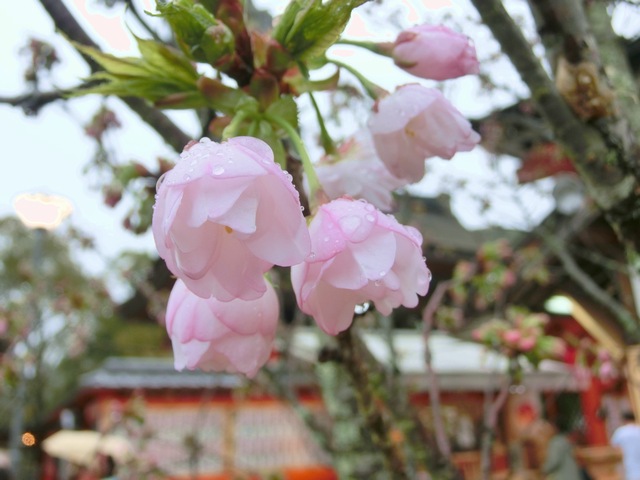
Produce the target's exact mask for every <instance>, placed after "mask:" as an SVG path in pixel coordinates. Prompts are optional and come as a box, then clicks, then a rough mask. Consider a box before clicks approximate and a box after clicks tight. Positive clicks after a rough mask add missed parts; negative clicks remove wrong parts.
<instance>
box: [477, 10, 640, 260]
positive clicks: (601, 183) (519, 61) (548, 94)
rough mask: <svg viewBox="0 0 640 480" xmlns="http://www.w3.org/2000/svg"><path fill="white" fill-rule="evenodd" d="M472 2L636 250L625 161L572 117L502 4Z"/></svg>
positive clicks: (638, 206) (635, 208)
mask: <svg viewBox="0 0 640 480" xmlns="http://www.w3.org/2000/svg"><path fill="white" fill-rule="evenodd" d="M471 1H472V2H473V4H474V6H475V7H476V9H477V10H478V12H479V13H480V16H481V17H482V20H483V22H484V23H485V24H486V25H487V26H488V27H489V28H490V29H491V31H492V33H493V35H494V37H495V38H496V39H497V40H498V42H499V43H500V45H501V48H502V51H503V52H504V53H505V54H506V55H507V56H508V57H509V59H510V60H511V63H512V64H513V65H514V67H515V68H516V70H517V71H518V73H519V74H520V77H521V78H522V80H523V81H524V82H525V83H526V85H527V86H528V87H529V90H530V92H531V98H532V100H533V101H534V102H535V103H536V105H537V107H538V108H539V110H540V113H541V114H542V115H543V116H544V117H545V118H546V120H547V121H548V122H549V125H550V126H551V128H552V130H553V132H554V135H555V137H556V138H557V139H558V141H559V142H560V143H561V144H562V145H563V146H564V147H565V148H566V149H567V153H568V154H569V155H570V156H571V158H572V160H573V163H574V165H575V167H576V169H577V170H578V172H579V173H580V175H581V177H582V179H583V180H584V182H585V184H586V186H587V188H588V191H589V194H590V195H591V197H592V198H593V199H594V200H595V202H596V204H597V205H598V206H599V207H600V209H601V210H603V211H604V212H605V214H606V215H607V219H608V221H609V222H610V223H611V225H612V227H613V228H614V230H616V232H617V234H618V235H619V236H620V238H621V239H622V240H626V241H627V242H631V243H632V244H633V245H634V246H635V247H637V249H640V238H638V235H637V227H636V225H637V224H638V222H639V221H640V198H639V197H638V196H637V195H636V194H635V193H634V189H635V187H636V186H637V181H636V179H635V178H634V177H633V176H632V175H626V174H625V172H624V171H623V170H622V169H621V168H620V166H621V165H623V164H624V163H625V160H624V159H622V158H620V156H619V154H618V153H619V152H618V151H616V149H612V148H610V145H608V144H607V143H606V142H605V139H603V137H602V135H601V134H600V132H599V131H598V130H597V129H595V128H594V127H593V126H591V125H589V124H588V123H585V122H582V121H581V120H580V119H578V118H577V117H576V115H574V113H573V112H572V110H571V109H570V108H569V106H568V105H567V103H566V102H565V101H564V98H563V97H562V95H560V93H559V92H558V90H557V88H556V87H555V84H554V83H553V81H552V80H551V78H549V76H548V75H547V73H546V72H545V70H544V68H543V67H542V65H541V64H540V62H539V60H538V59H537V58H536V56H535V54H534V53H533V51H532V49H531V46H530V45H529V43H528V42H527V40H526V38H525V37H524V35H523V33H522V31H521V30H520V27H518V25H516V23H515V22H514V21H513V19H512V18H511V17H510V16H509V14H508V13H507V11H506V10H505V8H504V6H503V5H502V2H501V1H500V0H471Z"/></svg>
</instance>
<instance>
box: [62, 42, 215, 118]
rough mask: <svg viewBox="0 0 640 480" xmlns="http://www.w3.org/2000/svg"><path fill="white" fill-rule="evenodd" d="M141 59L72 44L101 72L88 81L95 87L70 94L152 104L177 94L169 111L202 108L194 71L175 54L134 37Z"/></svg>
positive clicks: (183, 58) (175, 51) (168, 49)
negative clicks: (100, 96) (99, 67)
mask: <svg viewBox="0 0 640 480" xmlns="http://www.w3.org/2000/svg"><path fill="white" fill-rule="evenodd" d="M136 40H137V42H138V48H139V50H140V53H141V55H142V57H141V58H134V57H125V58H118V57H116V56H114V55H109V54H106V53H102V52H100V51H99V50H96V49H95V48H91V47H86V46H83V45H79V44H76V45H75V46H76V48H77V49H78V50H80V51H81V52H82V53H84V54H86V55H88V56H89V57H91V58H92V59H93V60H95V61H96V62H97V63H98V64H99V65H100V66H102V67H103V68H104V70H105V71H103V72H97V73H94V74H93V75H92V76H91V77H90V78H89V80H90V81H98V82H100V83H97V84H95V85H91V86H88V87H87V88H85V89H82V90H79V91H76V92H75V93H74V95H87V94H91V93H97V94H101V95H119V96H136V97H140V98H144V99H147V100H150V101H152V102H162V101H163V100H164V101H166V100H167V98H171V97H172V96H175V95H181V97H180V98H181V101H180V102H176V101H174V102H173V103H172V105H171V106H172V108H197V107H201V106H204V105H206V103H207V102H206V100H205V99H204V97H203V95H202V93H201V92H200V91H199V90H198V87H197V81H198V78H199V75H198V72H197V71H196V69H195V67H194V66H193V65H192V64H191V62H190V61H189V60H188V59H187V58H186V57H185V56H184V55H182V54H181V53H180V52H179V51H177V50H175V49H173V48H171V47H168V46H165V45H162V44H160V43H157V42H154V41H152V40H144V39H141V38H137V37H136Z"/></svg>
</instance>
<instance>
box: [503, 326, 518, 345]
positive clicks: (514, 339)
mask: <svg viewBox="0 0 640 480" xmlns="http://www.w3.org/2000/svg"><path fill="white" fill-rule="evenodd" d="M521 338H522V334H521V333H520V332H519V331H518V330H507V331H505V332H503V334H502V340H503V341H504V342H505V343H506V344H507V345H509V346H510V347H511V346H515V345H516V344H517V343H518V342H519V341H520V339H521Z"/></svg>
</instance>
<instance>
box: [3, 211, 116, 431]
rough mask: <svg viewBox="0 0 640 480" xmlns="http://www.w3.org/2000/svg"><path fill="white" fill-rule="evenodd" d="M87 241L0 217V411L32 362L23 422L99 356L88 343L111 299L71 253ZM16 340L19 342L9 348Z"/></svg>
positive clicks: (39, 416) (37, 416)
mask: <svg viewBox="0 0 640 480" xmlns="http://www.w3.org/2000/svg"><path fill="white" fill-rule="evenodd" d="M91 245H92V242H91V240H90V239H89V238H87V237H86V236H84V235H82V234H81V233H80V232H78V231H76V230H74V229H72V228H69V227H61V228H60V231H56V232H44V231H33V230H28V229H27V228H26V227H24V226H23V225H22V223H21V222H19V221H18V220H17V219H15V218H11V217H9V218H4V219H0V323H2V326H3V328H2V330H1V332H0V340H2V343H3V349H6V354H5V355H3V356H2V357H0V358H2V362H1V363H0V367H1V368H2V375H3V377H4V378H5V379H6V383H4V385H3V388H2V390H0V409H2V408H3V405H11V402H12V399H13V395H14V394H15V391H14V390H15V386H16V379H17V378H18V375H19V372H22V371H24V368H25V366H26V365H28V366H30V368H31V370H32V371H33V372H34V377H33V379H31V380H30V381H29V382H28V384H27V402H26V403H25V405H24V407H25V413H26V417H25V419H26V421H27V422H28V423H29V424H33V425H38V424H39V422H41V421H43V420H44V416H45V415H46V414H47V412H48V411H49V410H50V409H51V408H53V407H54V406H55V405H56V404H57V403H58V402H60V401H61V400H63V399H65V397H66V396H67V395H68V394H69V392H70V390H71V389H72V388H73V386H74V385H75V384H76V382H77V381H78V378H79V376H80V374H81V373H84V372H86V371H87V370H88V369H90V368H93V367H95V365H96V364H97V362H98V361H99V360H101V358H99V357H98V356H96V355H95V353H96V352H95V351H93V350H91V349H89V348H88V345H89V343H90V342H91V341H92V339H93V338H94V335H95V332H96V329H97V327H98V325H99V324H100V322H102V321H103V320H104V319H106V318H110V317H111V315H112V313H113V308H112V307H113V305H112V302H111V298H110V296H109V294H108V292H107V290H106V288H105V286H104V284H103V282H102V281H101V280H99V279H97V278H94V277H92V276H90V275H88V274H87V273H86V272H85V271H83V269H82V267H81V265H80V263H79V262H78V260H77V259H76V258H75V257H74V255H72V253H73V252H78V251H80V250H82V249H85V248H89V247H91ZM17 344H21V346H22V347H21V348H20V349H16V350H14V348H13V347H14V346H15V345H17ZM18 351H19V352H21V353H20V355H19V356H17V355H16V352H18ZM7 408H11V407H7ZM7 417H8V416H2V415H0V419H2V418H4V419H6V420H8V418H7ZM0 421H1V420H0Z"/></svg>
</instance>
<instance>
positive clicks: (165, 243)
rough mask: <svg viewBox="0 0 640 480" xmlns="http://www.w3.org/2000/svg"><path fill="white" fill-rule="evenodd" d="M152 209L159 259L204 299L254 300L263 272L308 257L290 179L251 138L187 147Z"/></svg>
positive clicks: (260, 143) (262, 285)
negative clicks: (162, 259) (274, 266)
mask: <svg viewBox="0 0 640 480" xmlns="http://www.w3.org/2000/svg"><path fill="white" fill-rule="evenodd" d="M154 208H155V210H154V212H153V223H152V229H153V236H154V239H155V242H156V247H157V249H158V253H159V254H160V256H161V257H162V258H164V260H165V261H166V262H167V267H168V268H169V270H170V271H171V272H172V273H173V274H174V275H176V276H177V277H178V278H180V279H182V280H183V281H184V282H185V284H186V285H187V287H188V288H189V290H191V291H192V292H193V293H195V294H196V295H199V296H200V297H202V298H208V297H211V296H213V297H215V298H217V299H218V300H221V301H225V302H226V301H230V300H233V299H235V298H240V299H243V300H254V299H257V298H259V297H260V296H262V294H263V293H264V292H265V290H266V286H265V281H264V278H263V274H264V273H265V272H266V271H267V270H269V269H270V268H271V267H272V266H273V265H274V264H276V265H281V266H290V265H293V264H296V263H300V262H301V261H303V259H304V258H305V257H306V256H307V255H308V253H309V248H310V240H309V232H308V230H307V225H306V222H305V219H304V217H303V216H302V212H301V211H300V200H299V196H298V192H297V191H296V189H295V188H294V186H293V184H292V183H291V176H290V175H288V174H286V173H285V172H284V171H283V170H282V169H281V168H280V167H279V166H278V165H277V164H276V163H275V162H274V160H273V152H272V151H271V149H270V148H269V146H268V145H267V144H266V143H264V142H263V141H262V140H258V139H257V138H251V137H237V138H233V139H231V140H229V141H227V142H225V143H222V144H219V143H215V142H212V141H211V140H209V139H207V138H203V139H202V140H201V141H200V143H196V144H195V145H192V146H191V147H190V148H189V149H188V150H186V151H184V152H183V153H182V154H181V159H180V161H179V162H178V163H177V164H176V166H175V167H174V168H173V169H172V170H170V171H169V172H167V173H166V174H165V176H164V177H163V179H162V181H161V182H159V187H158V195H157V199H156V205H155V207H154Z"/></svg>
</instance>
